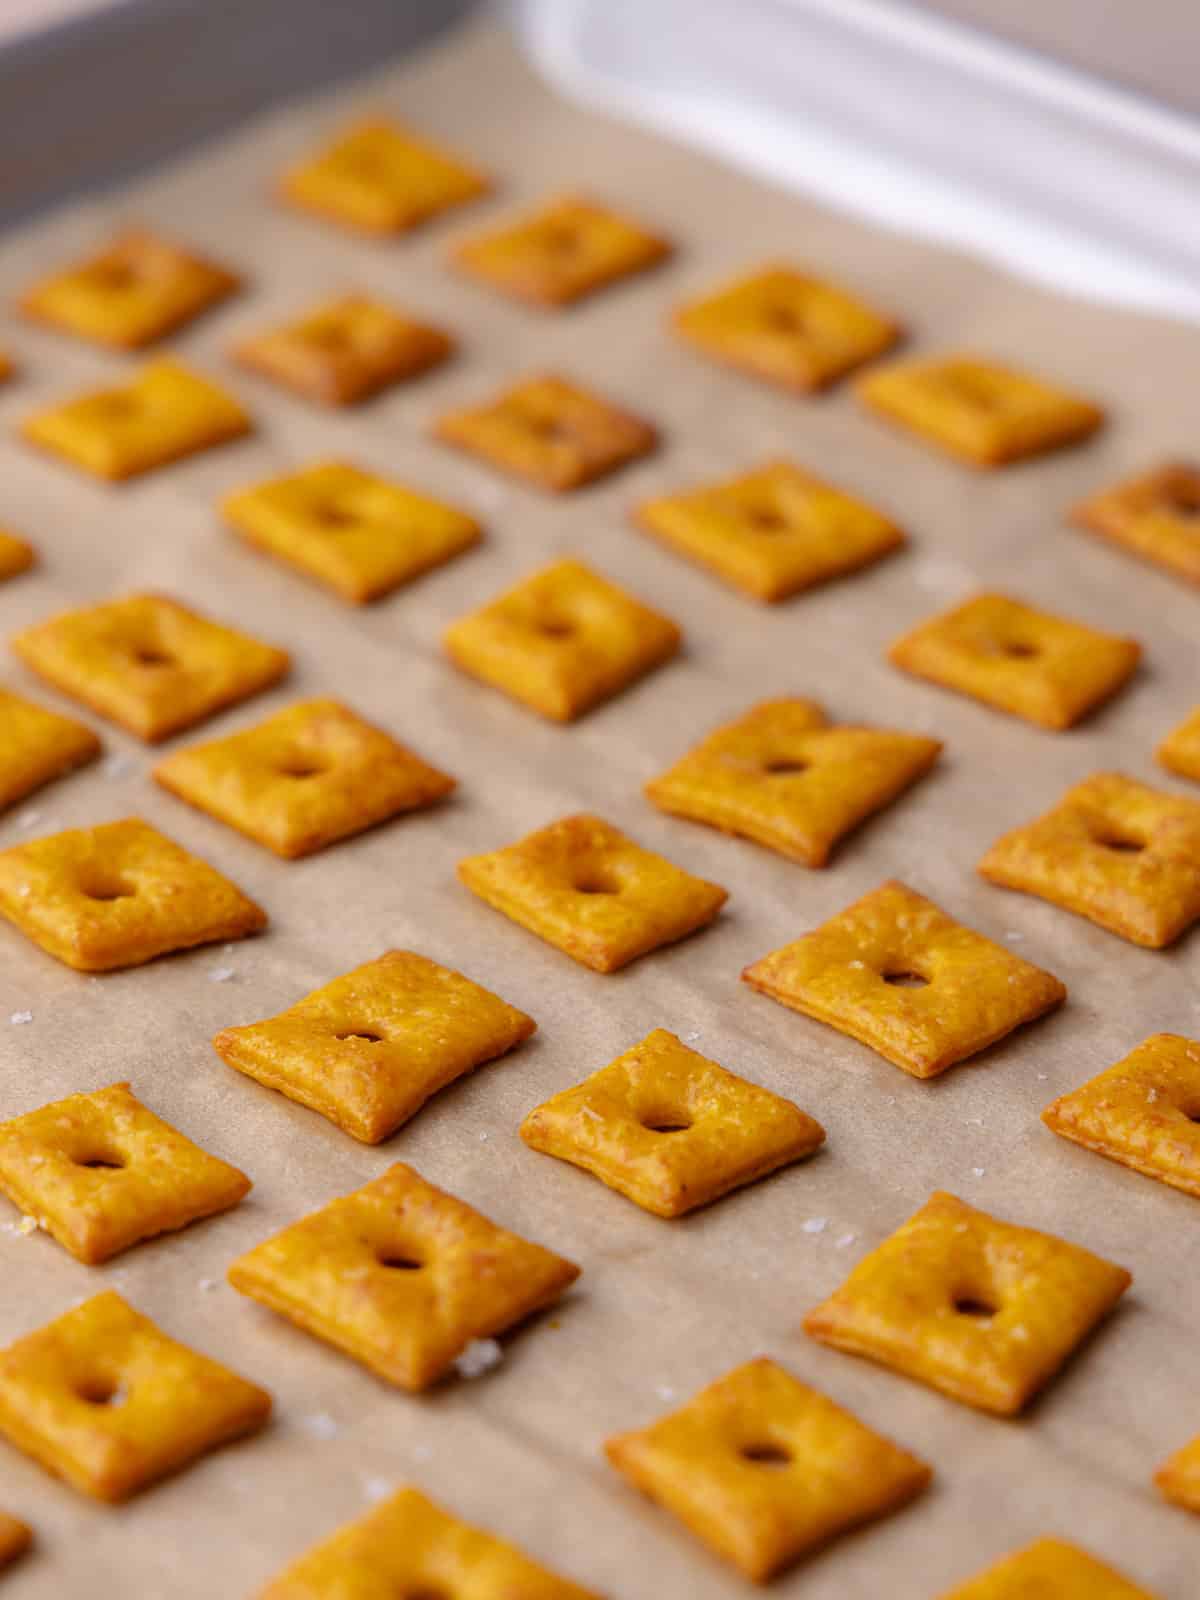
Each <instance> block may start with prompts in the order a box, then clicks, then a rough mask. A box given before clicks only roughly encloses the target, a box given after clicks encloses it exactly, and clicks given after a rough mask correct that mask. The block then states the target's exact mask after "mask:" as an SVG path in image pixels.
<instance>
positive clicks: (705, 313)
mask: <svg viewBox="0 0 1200 1600" xmlns="http://www.w3.org/2000/svg"><path fill="white" fill-rule="evenodd" d="M672 321H673V325H674V327H675V330H676V332H677V333H680V334H682V335H683V337H684V338H685V339H686V340H688V342H689V343H690V344H693V345H695V346H696V348H697V349H699V350H702V351H703V352H704V354H705V355H706V356H709V357H711V358H712V359H713V360H715V361H720V362H723V363H724V364H725V365H726V366H731V367H737V368H738V369H739V370H740V371H742V372H748V373H750V375H751V376H752V377H755V378H765V379H766V380H767V381H768V382H770V383H776V384H780V385H782V387H783V388H785V389H793V390H801V391H808V390H814V389H824V388H827V387H828V386H829V385H830V384H831V383H835V382H836V381H837V379H838V378H841V377H843V376H844V375H845V374H846V373H847V372H852V371H853V370H854V368H855V367H859V366H861V365H862V364H863V362H864V361H870V360H872V359H873V358H874V357H875V356H879V355H882V354H883V352H884V351H885V350H890V349H891V348H892V346H893V345H894V344H895V343H896V341H897V340H898V339H899V338H900V336H901V331H902V330H901V328H900V326H899V324H898V323H896V322H894V321H893V320H892V319H891V318H890V317H888V316H884V315H883V314H882V313H880V312H878V311H875V310H874V309H873V308H872V307H871V306H869V305H867V304H865V302H863V301H862V300H859V299H857V298H856V297H855V296H854V295H851V294H848V293H847V292H846V291H845V290H844V289H839V288H838V287H837V286H836V285H834V284H831V283H825V282H823V281H822V280H821V279H820V278H812V277H809V276H808V275H807V274H805V273H802V272H797V271H796V270H795V268H793V267H789V266H783V265H774V264H773V265H769V266H765V267H762V268H760V269H759V270H758V271H756V272H753V273H750V274H749V275H748V276H745V277H741V278H738V279H736V280H735V281H734V282H732V283H730V284H727V285H725V286H724V287H723V288H721V289H718V290H717V291H716V292H715V293H713V294H709V295H706V296H705V297H704V298H703V299H700V300H694V301H692V302H691V303H689V304H688V305H685V306H681V307H680V308H679V309H678V310H677V311H676V312H675V314H674V317H673V319H672Z"/></svg>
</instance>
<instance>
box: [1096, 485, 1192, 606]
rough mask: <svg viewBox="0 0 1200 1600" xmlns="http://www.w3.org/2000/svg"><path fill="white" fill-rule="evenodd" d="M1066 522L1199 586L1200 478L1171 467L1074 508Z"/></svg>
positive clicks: (1102, 491) (1109, 489)
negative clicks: (1068, 520)
mask: <svg viewBox="0 0 1200 1600" xmlns="http://www.w3.org/2000/svg"><path fill="white" fill-rule="evenodd" d="M1070 520H1071V521H1072V522H1073V523H1075V525H1076V526H1077V527H1080V528H1086V529H1087V531H1088V532H1089V533H1094V534H1098V535H1099V537H1100V538H1102V539H1107V540H1108V541H1109V542H1110V544H1117V545H1121V546H1122V547H1123V548H1124V549H1126V550H1128V551H1130V552H1131V553H1132V554H1133V555H1135V556H1141V557H1142V559H1143V560H1145V561H1152V562H1153V563H1154V564H1155V565H1156V566H1159V567H1164V568H1166V570H1167V571H1168V572H1173V573H1175V575H1176V576H1177V577H1180V578H1186V579H1187V580H1188V582H1189V583H1200V472H1198V471H1197V470H1196V468H1195V467H1189V466H1184V465H1183V464H1181V463H1180V462H1177V461H1170V462H1167V463H1166V464H1165V465H1164V466H1161V467H1156V468H1155V469H1154V471H1152V472H1146V473H1142V474H1140V475H1139V476H1138V477H1136V478H1127V479H1125V480H1124V481H1123V482H1121V483H1118V484H1114V485H1113V486H1112V487H1111V488H1108V489H1104V490H1101V492H1100V493H1099V494H1094V495H1092V496H1091V497H1090V498H1089V499H1087V500H1082V501H1080V503H1079V504H1078V505H1076V506H1073V507H1072V509H1071V512H1070Z"/></svg>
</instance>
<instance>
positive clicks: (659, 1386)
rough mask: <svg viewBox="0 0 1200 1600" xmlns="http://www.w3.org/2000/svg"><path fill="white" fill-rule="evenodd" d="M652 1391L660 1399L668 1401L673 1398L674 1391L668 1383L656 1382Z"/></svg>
mask: <svg viewBox="0 0 1200 1600" xmlns="http://www.w3.org/2000/svg"><path fill="white" fill-rule="evenodd" d="M654 1392H655V1394H656V1395H657V1396H658V1398H659V1399H660V1400H665V1401H667V1402H668V1403H669V1402H670V1401H672V1400H674V1398H675V1391H674V1389H672V1387H671V1385H670V1384H669V1383H656V1384H655V1385H654Z"/></svg>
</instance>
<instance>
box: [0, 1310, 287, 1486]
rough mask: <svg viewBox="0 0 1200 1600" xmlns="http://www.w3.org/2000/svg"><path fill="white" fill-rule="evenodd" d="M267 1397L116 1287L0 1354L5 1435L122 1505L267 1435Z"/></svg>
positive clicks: (0, 1427) (0, 1426) (72, 1480)
mask: <svg viewBox="0 0 1200 1600" xmlns="http://www.w3.org/2000/svg"><path fill="white" fill-rule="evenodd" d="M270 1413H271V1397H270V1395H269V1394H267V1392H266V1391H265V1390H264V1389H260V1388H258V1387H257V1385H256V1384H253V1383H247V1382H246V1380H245V1379H244V1378H239V1377H238V1376H237V1374H236V1373H234V1372H230V1371H229V1369H228V1368H227V1367H223V1366H221V1365H219V1363H217V1362H216V1361H212V1360H210V1359H209V1358H208V1357H207V1356H202V1355H200V1354H198V1353H197V1352H196V1351H195V1350H191V1349H189V1348H188V1347H187V1346H186V1345H182V1344H178V1343H176V1341H175V1340H174V1339H171V1338H168V1336H167V1335H166V1334H165V1333H163V1332H162V1331H161V1330H160V1329H159V1328H158V1327H156V1326H155V1324H154V1323H153V1322H151V1321H150V1319H149V1318H148V1317H144V1316H142V1315H141V1313H140V1312H137V1311H135V1310H134V1309H133V1307H132V1306H131V1305H129V1304H127V1303H126V1301H124V1300H123V1299H122V1298H121V1296H120V1295H119V1294H117V1293H115V1291H113V1290H111V1289H110V1290H108V1291H107V1292H106V1293H104V1294H98V1295H95V1296H94V1297H93V1298H92V1299H91V1300H86V1301H85V1302H84V1303H83V1304H82V1305H80V1306H76V1307H75V1308H74V1310H72V1311H68V1312H66V1313H65V1315H63V1316H61V1317H58V1318H57V1319H56V1320H55V1321H53V1322H49V1323H47V1324H46V1326H45V1327H44V1328H39V1329H38V1330H37V1331H36V1332H35V1333H30V1334H26V1336H25V1337H24V1338H23V1339H18V1340H17V1341H16V1343H15V1344H11V1345H9V1346H8V1348H7V1349H6V1350H2V1351H0V1434H3V1435H4V1436H5V1437H6V1438H7V1439H8V1440H9V1441H10V1443H12V1444H14V1445H16V1447H17V1449H18V1450H23V1451H24V1452H25V1454H26V1455H29V1456H32V1457H33V1459H34V1460H35V1461H37V1462H38V1463H39V1465H41V1466H43V1467H45V1468H46V1470H47V1471H48V1472H51V1473H53V1474H54V1475H55V1477H59V1478H65V1479H66V1481H67V1482H68V1483H69V1484H71V1486H72V1487H73V1488H75V1489H79V1490H81V1491H82V1492H83V1493H84V1494H90V1495H92V1496H93V1497H94V1498H95V1499H97V1500H108V1501H118V1500H126V1499H128V1498H129V1496H130V1495H133V1494H136V1493H137V1492H138V1491H139V1490H141V1489H145V1488H147V1487H148V1486H149V1485H150V1484H151V1483H154V1482H155V1481H156V1480H157V1479H159V1478H164V1477H166V1476H167V1474H168V1473H172V1472H177V1471H178V1470H179V1469H180V1468H181V1467H185V1466H187V1465H189V1464H190V1463H191V1462H193V1461H195V1460H196V1459H197V1457H199V1456H201V1455H205V1454H207V1453H208V1451H210V1450H215V1449H216V1448H217V1447H218V1446H219V1445H223V1444H227V1443H228V1442H229V1441H230V1440H232V1439H237V1438H240V1437H241V1436H242V1435H243V1434H246V1433H250V1432H252V1431H254V1430H256V1429H258V1428H261V1427H262V1426H263V1425H264V1423H265V1422H266V1420H267V1418H268V1417H269V1416H270Z"/></svg>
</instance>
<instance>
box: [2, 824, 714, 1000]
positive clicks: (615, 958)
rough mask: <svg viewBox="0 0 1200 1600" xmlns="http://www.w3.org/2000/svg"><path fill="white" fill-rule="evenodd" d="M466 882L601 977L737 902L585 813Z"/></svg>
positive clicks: (484, 860) (486, 860) (484, 861)
mask: <svg viewBox="0 0 1200 1600" xmlns="http://www.w3.org/2000/svg"><path fill="white" fill-rule="evenodd" d="M0 859H2V858H0ZM458 876H459V878H460V879H461V880H462V882H463V883H465V884H466V886H467V888H468V889H470V890H471V892H472V893H473V894H477V895H478V896H479V898H480V899H481V900H483V901H485V902H486V903H487V904H488V905H489V906H494V907H495V909H496V910H497V911H502V912H503V913H504V915H505V916H506V917H511V918H512V920H513V921H514V922H517V923H519V924H520V925H521V927H523V928H528V929H529V931H530V932H531V933H536V934H537V936H538V938H539V939H544V940H545V941H546V943H547V944H552V945H554V946H556V948H558V949H559V950H562V951H564V952H565V953H566V954H567V955H569V956H570V957H571V958H572V960H574V961H578V962H580V963H581V964H582V965H583V966H585V967H591V968H592V970H593V971H594V972H616V971H617V969H618V968H619V967H624V966H626V965H628V963H629V962H630V961H635V960H636V959H637V958H638V956H644V955H646V954H647V953H648V952H649V951H651V950H657V949H658V948H659V946H660V945H664V944H673V943H674V942H675V941H676V940H677V939H684V938H686V937H687V935H688V934H690V933H695V932H696V931H697V929H699V928H704V927H707V926H708V924H709V923H710V922H711V921H712V920H713V919H714V917H715V916H716V915H717V913H718V912H719V911H720V909H721V907H722V906H723V905H724V904H725V901H726V900H727V899H728V898H729V896H728V894H727V892H726V891H725V890H724V889H722V888H720V887H719V886H718V885H717V884H715V883H706V882H705V881H704V879H703V878H694V877H693V876H692V875H691V873H690V872H684V870H683V869H682V868H681V867H677V866H674V865H673V864H672V863H671V862H670V861H667V860H665V859H664V858H663V857H662V856H659V855H655V854H654V853H653V851H650V850H643V849H642V848H641V846H640V845H636V844H634V842H633V840H632V839H629V838H627V837H626V836H625V835H624V834H623V833H621V832H620V831H619V830H618V829H617V828H614V827H612V826H611V824H609V823H607V822H604V821H602V820H601V819H600V818H599V817H590V816H586V815H584V816H574V817H564V818H562V820H561V821H559V822H552V823H550V825H549V826H548V827H545V828H539V829H538V830H537V831H536V832H535V833H531V834H529V835H527V837H526V838H524V839H521V840H519V841H518V843H516V844H511V845H508V846H507V847H506V848H505V849H503V850H493V851H490V852H489V853H488V854H486V855H480V856H468V857H467V858H466V860H464V861H460V862H459V864H458Z"/></svg>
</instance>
